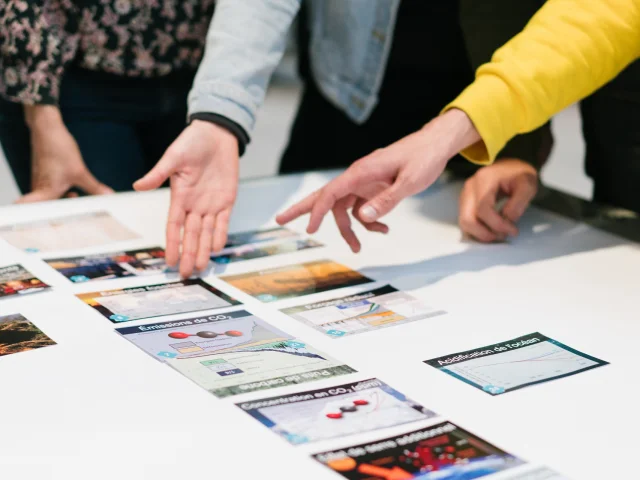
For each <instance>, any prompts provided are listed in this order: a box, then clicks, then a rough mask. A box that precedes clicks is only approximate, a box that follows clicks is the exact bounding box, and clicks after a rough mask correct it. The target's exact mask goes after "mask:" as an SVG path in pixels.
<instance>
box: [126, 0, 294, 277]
mask: <svg viewBox="0 0 640 480" xmlns="http://www.w3.org/2000/svg"><path fill="white" fill-rule="evenodd" d="M299 7H300V0H243V1H237V0H219V1H218V2H217V4H216V12H215V15H214V18H213V21H212V23H211V26H210V28H209V34H208V36H207V44H206V48H205V54H204V58H203V60H202V63H201V65H200V68H199V69H198V74H197V75H196V79H195V82H194V86H193V89H192V91H191V93H190V95H189V115H190V118H191V119H194V120H193V121H192V122H191V123H190V125H189V126H188V127H187V128H186V129H185V131H184V132H183V133H182V135H180V137H179V138H178V139H177V140H176V141H175V142H174V143H173V144H172V145H171V147H169V149H168V150H167V152H166V153H165V155H164V156H163V157H162V159H161V160H160V161H159V162H158V164H157V165H156V166H155V167H154V168H153V169H152V170H151V171H150V172H149V173H148V174H147V175H146V176H145V177H143V178H142V179H141V180H139V181H138V182H136V183H135V185H134V188H135V189H136V190H141V191H142V190H151V189H154V188H158V187H159V186H161V185H162V184H163V183H164V182H165V181H166V180H167V179H168V178H170V179H171V206H170V212H169V219H168V224H167V240H166V247H167V248H166V249H167V263H168V264H169V265H171V266H175V265H176V264H177V263H178V260H179V259H180V273H181V275H182V276H183V277H188V276H189V275H191V273H192V272H193V270H194V268H195V269H197V270H200V271H202V270H204V269H205V268H206V267H207V265H208V263H209V259H210V255H211V251H212V250H213V251H219V250H221V249H222V248H223V247H224V245H225V243H226V238H227V229H228V224H229V218H230V215H231V211H232V209H233V205H234V203H235V199H236V192H237V187H238V170H239V145H238V139H237V138H236V136H234V135H232V134H231V133H230V131H229V130H228V129H227V128H224V126H220V125H218V124H216V122H208V121H206V120H203V119H201V118H202V117H199V115H198V114H200V113H203V112H204V113H213V114H217V115H221V116H224V117H226V118H228V119H229V120H231V121H233V122H234V123H235V124H237V125H238V126H239V127H241V128H242V130H243V131H244V132H246V133H247V134H249V135H250V133H251V131H252V130H253V127H254V125H255V117H256V113H257V110H258V108H259V107H260V106H261V104H262V102H263V101H264V97H265V93H266V88H267V85H268V83H269V80H270V78H271V76H272V74H273V71H274V70H275V68H276V67H277V65H278V64H279V62H280V59H281V58H282V55H283V53H284V50H285V47H286V40H287V34H288V31H289V29H290V26H291V23H292V21H293V18H294V17H295V15H296V13H297V11H298V9H299ZM199 118H200V119H199ZM181 253H182V256H181Z"/></svg>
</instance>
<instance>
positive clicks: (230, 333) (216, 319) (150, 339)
mask: <svg viewBox="0 0 640 480" xmlns="http://www.w3.org/2000/svg"><path fill="white" fill-rule="evenodd" d="M116 332H118V333H119V334H120V335H122V336H123V337H124V338H126V339H127V340H129V341H130V342H132V343H133V344H134V345H136V346H137V347H139V348H141V349H142V350H144V351H145V352H147V353H148V354H149V355H151V356H152V357H154V358H157V359H158V360H162V361H166V359H168V358H188V357H198V356H203V355H208V354H212V353H218V354H223V353H228V352H231V351H234V350H237V349H240V348H249V347H258V346H260V345H265V344H269V343H277V342H283V341H287V340H293V337H292V336H291V335H288V334H286V333H284V332H282V331H281V330H279V329H277V328H275V327H274V326H272V325H269V324H268V323H267V322H265V321H264V320H262V319H261V318H259V317H257V316H255V315H253V314H252V313H250V312H247V311H245V310H240V311H235V312H228V313H218V314H211V315H203V316H200V317H194V318H186V319H182V320H173V321H168V322H158V323H147V324H144V325H138V326H135V327H123V328H117V329H116Z"/></svg>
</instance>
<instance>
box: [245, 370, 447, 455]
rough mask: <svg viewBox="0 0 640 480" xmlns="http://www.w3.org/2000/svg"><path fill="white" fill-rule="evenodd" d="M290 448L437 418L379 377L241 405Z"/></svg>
mask: <svg viewBox="0 0 640 480" xmlns="http://www.w3.org/2000/svg"><path fill="white" fill-rule="evenodd" d="M237 406H238V407H240V408H241V409H242V410H244V411H245V412H247V413H248V414H249V415H251V416H252V417H254V418H255V419H256V420H258V421H259V422H260V423H262V424H263V425H264V426H266V427H268V428H270V429H271V431H272V432H274V433H276V434H278V435H280V436H281V437H283V438H284V439H285V440H287V441H288V442H289V443H291V444H294V445H299V444H303V443H309V442H316V441H319V440H325V439H329V438H338V437H344V436H346V435H354V434H356V433H364V432H371V431H374V430H379V429H382V428H388V427H395V426H396V425H402V424H405V423H411V422H417V421H420V420H425V419H427V418H431V417H434V416H435V413H433V412H431V411H430V410H427V409H426V408H424V407H423V406H422V405H419V404H417V403H415V402H414V401H412V400H410V399H408V398H407V397H405V396H404V395H403V394H402V393H400V392H398V391H397V390H394V389H393V388H391V387H390V386H389V385H387V384H386V383H384V382H383V381H381V380H378V379H377V378H370V379H369V380H362V381H359V382H356V383H348V384H345V385H338V386H334V387H328V388H323V389H321V390H312V391H307V392H296V393H292V394H289V395H283V396H278V397H271V398H262V399H259V400H252V401H249V402H243V403H238V404H237Z"/></svg>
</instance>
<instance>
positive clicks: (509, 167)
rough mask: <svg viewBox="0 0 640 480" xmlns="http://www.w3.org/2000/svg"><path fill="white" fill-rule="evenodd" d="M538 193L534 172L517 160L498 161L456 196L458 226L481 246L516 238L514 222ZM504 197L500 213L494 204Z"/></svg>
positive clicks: (476, 175)
mask: <svg viewBox="0 0 640 480" xmlns="http://www.w3.org/2000/svg"><path fill="white" fill-rule="evenodd" d="M537 191H538V172H537V171H536V169H535V168H534V167H532V166H531V165H529V164H528V163H526V162H524V161H522V160H517V159H504V160H498V161H497V162H496V163H494V164H493V165H490V166H488V167H484V168H482V169H480V170H478V172H477V173H476V174H475V175H474V176H473V177H471V178H470V179H469V180H467V181H466V183H465V185H464V188H463V190H462V194H461V195H460V217H459V223H460V228H461V229H462V231H463V233H465V234H467V235H469V236H471V237H473V238H475V239H476V240H479V241H481V242H495V241H503V240H505V239H506V238H507V236H511V237H515V236H517V235H518V228H517V227H516V222H517V221H518V220H519V219H520V217H521V216H522V215H523V214H524V212H525V210H526V209H527V207H528V206H529V203H530V202H531V200H532V199H533V197H535V195H536V193H537ZM505 196H506V197H508V200H507V202H506V203H505V205H504V207H503V208H502V212H501V213H499V212H498V211H496V203H497V202H498V200H500V199H501V198H502V197H505Z"/></svg>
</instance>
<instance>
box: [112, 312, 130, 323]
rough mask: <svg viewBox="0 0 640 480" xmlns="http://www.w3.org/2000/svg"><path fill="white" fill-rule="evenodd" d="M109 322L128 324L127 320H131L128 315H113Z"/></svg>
mask: <svg viewBox="0 0 640 480" xmlns="http://www.w3.org/2000/svg"><path fill="white" fill-rule="evenodd" d="M109 320H113V321H114V322H126V321H127V320H129V317H127V316H126V315H116V314H114V315H111V316H110V317H109Z"/></svg>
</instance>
